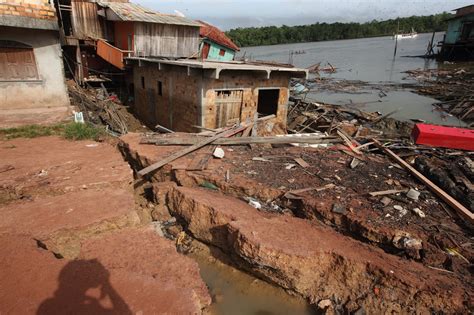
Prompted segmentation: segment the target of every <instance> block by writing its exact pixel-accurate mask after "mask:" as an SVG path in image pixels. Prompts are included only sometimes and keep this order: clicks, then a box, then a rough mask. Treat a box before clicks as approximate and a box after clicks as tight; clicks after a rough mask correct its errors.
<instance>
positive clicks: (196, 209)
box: [169, 187, 467, 313]
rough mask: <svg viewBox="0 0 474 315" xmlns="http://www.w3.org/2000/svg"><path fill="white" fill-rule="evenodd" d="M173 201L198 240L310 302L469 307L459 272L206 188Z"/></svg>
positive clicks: (373, 309) (183, 191)
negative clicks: (433, 266)
mask: <svg viewBox="0 0 474 315" xmlns="http://www.w3.org/2000/svg"><path fill="white" fill-rule="evenodd" d="M169 199H170V202H169V206H170V208H171V212H172V213H173V214H175V215H177V216H178V217H179V218H181V219H182V220H184V221H185V222H186V226H187V228H188V229H189V231H190V232H191V233H192V234H193V235H194V236H195V237H196V238H198V239H200V240H202V241H204V242H206V243H209V244H212V245H215V246H217V247H219V248H221V249H222V250H224V251H225V252H227V253H229V254H230V255H231V256H233V257H234V259H235V261H237V262H239V263H240V264H241V265H242V266H243V267H244V268H246V269H248V270H250V271H252V272H253V273H255V274H257V275H259V276H260V277H263V278H264V279H266V280H268V281H271V282H274V283H276V284H278V285H280V286H282V287H284V288H286V289H289V290H292V291H294V292H297V293H300V294H301V295H303V296H304V297H307V298H308V299H309V301H310V302H311V303H317V302H319V301H320V300H323V299H333V302H334V303H338V304H339V306H343V307H344V309H345V310H347V311H350V312H354V311H357V310H358V309H360V308H363V309H364V310H366V311H368V312H370V313H380V312H385V311H387V310H391V311H397V312H403V311H415V310H418V311H420V312H432V311H435V312H436V311H442V310H443V311H446V312H448V313H455V312H462V311H463V310H464V308H465V306H464V305H463V302H464V301H465V299H466V298H467V296H465V294H467V292H464V290H463V289H462V285H461V283H460V281H458V280H456V279H455V278H453V277H447V276H445V275H442V274H440V273H439V272H437V271H434V270H431V269H428V268H426V267H424V266H423V265H422V264H419V263H415V262H412V261H404V260H402V259H400V258H398V257H395V256H393V255H389V254H386V253H384V252H383V251H382V250H380V249H376V248H373V247H370V246H368V245H364V244H363V243H360V242H358V241H355V240H352V239H350V238H347V237H345V236H342V235H340V234H338V233H336V232H335V231H333V230H332V229H329V228H325V227H321V226H318V225H314V224H311V223H310V222H309V221H306V220H302V219H298V218H294V217H290V216H281V215H272V214H265V213H260V212H258V211H256V210H255V209H254V208H252V207H251V206H249V205H247V204H246V203H244V202H243V201H240V200H238V199H236V198H234V197H228V196H224V195H222V194H220V193H215V192H210V191H208V190H204V189H201V188H185V187H179V188H176V189H174V190H173V191H172V193H171V195H170V196H169Z"/></svg>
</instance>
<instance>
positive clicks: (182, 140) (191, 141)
mask: <svg viewBox="0 0 474 315" xmlns="http://www.w3.org/2000/svg"><path fill="white" fill-rule="evenodd" d="M206 138H209V137H196V136H195V137H176V138H175V137H172V138H171V137H169V138H161V139H160V138H155V139H148V138H145V139H142V141H141V142H140V143H141V144H146V143H148V144H155V145H196V144H198V143H200V142H201V141H203V140H204V139H206ZM340 142H341V140H340V139H338V138H334V137H240V138H228V139H227V138H226V139H217V140H216V141H215V142H214V143H215V144H218V145H247V144H266V143H268V144H290V143H305V144H321V143H340Z"/></svg>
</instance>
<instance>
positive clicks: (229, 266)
mask: <svg viewBox="0 0 474 315" xmlns="http://www.w3.org/2000/svg"><path fill="white" fill-rule="evenodd" d="M121 152H122V154H123V155H124V158H125V159H126V161H127V162H129V163H130V165H131V167H132V169H134V170H135V171H136V170H137V167H138V168H139V164H140V163H139V162H138V161H137V160H136V159H134V158H133V157H132V156H131V155H130V154H129V152H128V151H127V150H126V149H125V150H124V149H123V148H122V149H121ZM135 174H136V172H135ZM168 180H170V178H168V177H167V176H166V175H164V173H162V172H158V174H157V175H156V176H153V177H152V178H149V179H148V180H143V179H137V180H136V184H135V192H136V202H137V204H140V207H139V208H141V209H147V210H145V211H144V212H142V213H140V214H139V216H140V217H141V220H142V222H143V221H148V220H152V221H155V222H158V221H165V220H168V221H170V222H172V224H171V225H161V224H158V225H157V226H158V227H159V229H160V233H162V232H163V236H165V237H167V238H169V239H171V240H174V241H177V240H178V238H179V237H180V235H181V236H182V235H184V234H183V233H184V232H182V231H183V226H182V225H179V223H177V224H176V223H175V222H176V221H175V218H174V217H169V216H168V213H169V211H168V205H163V204H162V203H160V201H159V200H157V198H156V196H154V192H153V184H154V183H155V184H156V183H166V181H168ZM150 203H151V204H150ZM156 210H158V211H156ZM164 212H165V214H164ZM184 237H185V241H183V242H182V243H183V244H178V241H177V250H178V251H179V252H181V253H182V254H185V255H187V256H188V257H190V258H192V259H194V261H196V263H197V264H198V265H199V269H200V274H201V277H202V279H203V280H204V282H205V283H206V285H207V286H208V289H209V293H210V295H211V297H212V304H211V305H210V307H209V308H207V309H205V310H204V311H203V313H204V314H207V315H219V314H229V315H232V314H236V315H237V314H255V315H270V314H275V315H279V314H282V315H283V314H301V315H310V314H317V313H318V312H317V311H316V309H315V308H314V307H312V306H311V305H310V304H309V303H308V302H307V301H306V300H305V299H304V298H303V297H301V296H298V295H297V294H295V293H293V292H288V291H286V290H284V289H282V288H281V287H278V286H276V285H274V284H270V283H268V282H266V281H264V280H262V279H259V278H257V277H255V276H254V275H252V274H251V273H248V272H245V271H242V270H241V269H239V267H238V266H237V264H236V263H234V262H233V261H232V259H231V258H230V257H229V256H227V255H226V254H224V253H223V252H222V251H221V250H220V249H218V248H217V247H214V246H212V245H207V244H204V243H202V242H200V241H199V240H197V239H195V238H193V237H192V234H191V233H186V234H185V236H184Z"/></svg>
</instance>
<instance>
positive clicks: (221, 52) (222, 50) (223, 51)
mask: <svg viewBox="0 0 474 315" xmlns="http://www.w3.org/2000/svg"><path fill="white" fill-rule="evenodd" d="M219 56H222V57H224V56H225V49H221V50H220V51H219Z"/></svg>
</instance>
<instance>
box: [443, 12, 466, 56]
mask: <svg viewBox="0 0 474 315" xmlns="http://www.w3.org/2000/svg"><path fill="white" fill-rule="evenodd" d="M455 11H456V15H455V16H454V17H453V18H451V19H449V20H448V30H447V31H446V35H445V38H444V41H443V42H442V43H441V51H440V57H441V58H442V59H443V60H474V5H469V6H466V7H462V8H459V9H456V10H455Z"/></svg>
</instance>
